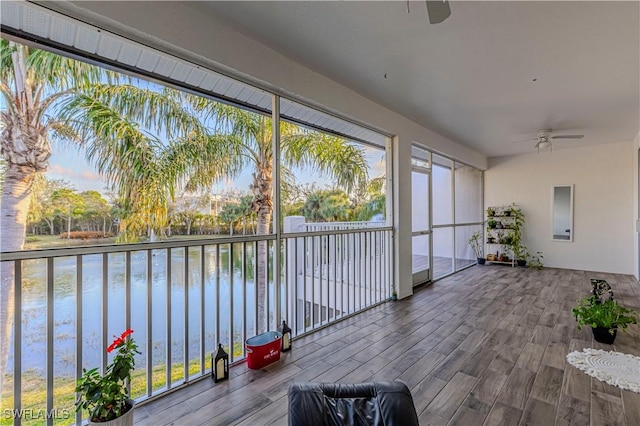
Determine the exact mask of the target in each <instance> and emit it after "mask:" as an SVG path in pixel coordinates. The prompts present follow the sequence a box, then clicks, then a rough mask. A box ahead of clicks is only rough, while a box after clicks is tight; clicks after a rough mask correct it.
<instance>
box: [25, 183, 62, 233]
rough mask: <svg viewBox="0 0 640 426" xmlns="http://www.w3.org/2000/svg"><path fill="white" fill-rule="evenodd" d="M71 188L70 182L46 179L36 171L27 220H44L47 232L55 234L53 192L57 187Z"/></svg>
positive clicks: (39, 221) (36, 221) (34, 222)
mask: <svg viewBox="0 0 640 426" xmlns="http://www.w3.org/2000/svg"><path fill="white" fill-rule="evenodd" d="M64 188H67V189H71V184H70V183H69V182H68V181H66V180H64V179H48V178H47V177H46V176H45V175H43V174H42V173H38V174H37V175H36V176H35V178H34V181H33V191H32V193H31V202H30V205H29V215H28V222H29V223H31V224H37V223H42V222H44V223H45V224H46V225H47V227H48V228H49V234H51V235H54V234H55V220H56V212H55V209H56V206H55V204H54V200H53V197H52V195H53V193H54V192H55V191H57V190H59V189H64Z"/></svg>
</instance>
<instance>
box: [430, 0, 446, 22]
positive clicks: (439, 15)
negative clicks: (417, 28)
mask: <svg viewBox="0 0 640 426" xmlns="http://www.w3.org/2000/svg"><path fill="white" fill-rule="evenodd" d="M425 1H426V3H427V13H428V14H429V23H430V24H439V23H440V22H442V21H444V20H445V19H447V18H448V17H449V15H451V7H449V1H448V0H425Z"/></svg>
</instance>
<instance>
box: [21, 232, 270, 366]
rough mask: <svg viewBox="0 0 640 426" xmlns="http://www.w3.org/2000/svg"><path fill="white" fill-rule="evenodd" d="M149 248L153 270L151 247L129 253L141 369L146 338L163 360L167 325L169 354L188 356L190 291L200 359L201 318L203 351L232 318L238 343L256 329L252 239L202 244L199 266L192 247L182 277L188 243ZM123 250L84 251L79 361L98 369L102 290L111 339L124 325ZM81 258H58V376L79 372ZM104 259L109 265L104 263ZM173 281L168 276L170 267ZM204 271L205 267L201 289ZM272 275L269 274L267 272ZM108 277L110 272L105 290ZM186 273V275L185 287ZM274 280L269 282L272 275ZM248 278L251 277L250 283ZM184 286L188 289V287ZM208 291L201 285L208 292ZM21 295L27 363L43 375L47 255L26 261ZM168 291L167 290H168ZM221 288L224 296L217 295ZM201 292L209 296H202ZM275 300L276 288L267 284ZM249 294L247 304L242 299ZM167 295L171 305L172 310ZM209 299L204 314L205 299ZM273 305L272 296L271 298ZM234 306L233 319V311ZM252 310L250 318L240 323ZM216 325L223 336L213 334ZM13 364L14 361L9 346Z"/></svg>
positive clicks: (194, 346)
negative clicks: (80, 354) (78, 355)
mask: <svg viewBox="0 0 640 426" xmlns="http://www.w3.org/2000/svg"><path fill="white" fill-rule="evenodd" d="M243 247H246V269H245V275H246V276H245V279H244V280H243V250H244V249H243ZM169 250H170V258H171V262H170V264H169V263H168V262H167V260H168V257H169V251H168V250H167V249H163V250H153V252H151V253H152V254H151V263H152V274H151V277H150V279H149V277H148V276H147V256H148V253H149V252H147V251H139V252H132V253H131V254H130V258H131V260H130V272H129V273H130V275H131V326H132V328H133V329H134V330H135V334H134V337H135V339H136V342H138V345H139V349H140V351H141V352H142V355H140V356H138V358H137V360H136V368H144V367H145V366H146V363H147V359H146V351H147V344H149V341H150V343H151V345H152V347H153V359H152V363H153V365H158V364H163V363H164V362H165V360H166V351H167V340H166V337H167V327H170V330H171V345H170V350H171V358H172V360H173V362H183V358H184V346H185V344H184V329H185V324H184V318H185V315H184V312H185V311H184V310H185V296H186V297H187V298H188V299H187V302H188V309H189V312H188V330H189V331H188V333H189V349H188V350H189V358H190V359H199V357H200V350H201V349H200V348H201V337H200V334H201V325H202V324H204V327H205V329H204V335H205V342H204V343H205V344H204V347H205V350H207V351H210V350H211V349H212V348H214V347H215V343H216V342H217V341H221V342H228V340H229V328H230V327H229V324H230V322H233V334H234V341H235V342H242V338H243V335H242V332H243V329H245V328H246V330H247V333H252V332H253V331H254V318H253V312H254V311H255V305H254V300H255V284H254V277H255V271H254V265H255V256H254V251H255V250H254V246H253V244H247V245H246V246H244V245H243V244H242V243H236V244H234V245H233V256H232V258H231V261H230V259H229V244H225V245H221V246H220V247H219V249H218V250H217V249H216V247H215V246H207V247H205V250H204V268H202V265H201V261H202V260H201V251H200V250H201V248H200V247H192V248H189V249H188V257H187V259H188V262H187V263H188V270H187V274H186V277H185V269H184V265H185V262H184V256H185V249H184V248H174V249H169ZM126 257H127V255H126V254H125V253H112V254H107V255H101V254H98V255H87V256H83V257H82V271H81V272H82V293H81V298H82V339H83V342H82V350H83V357H82V366H83V367H85V368H93V367H96V366H99V365H101V362H102V361H101V360H102V356H103V354H104V346H103V342H102V310H103V291H104V293H105V296H106V302H107V303H106V308H107V310H106V313H105V315H106V316H107V329H108V334H107V336H108V337H107V339H106V340H107V343H110V342H111V336H114V335H116V334H117V335H119V334H120V333H121V332H122V331H123V330H124V329H125V306H126V294H125V293H126V290H125V287H126V273H127V271H126ZM76 259H77V258H76V257H75V256H74V257H64V258H56V259H54V260H53V262H54V269H53V270H54V277H53V309H54V315H53V317H54V318H53V327H52V328H51V330H52V331H53V340H54V344H53V352H54V368H55V370H54V371H55V375H56V376H73V374H74V373H75V358H76V354H75V346H76V337H75V333H76V330H75V328H76V276H77V265H76ZM105 265H106V267H105ZM168 265H169V266H170V281H167V270H168V268H167V266H168ZM201 271H204V289H202V287H201V286H202V282H201ZM270 275H271V273H270ZM103 276H104V277H106V281H105V285H106V288H105V289H103V287H102V283H103ZM231 277H233V309H230V303H231V299H232V298H231V297H230V296H231V295H230V285H229V283H230V281H231ZM185 279H186V280H187V283H186V286H185ZM269 281H270V283H269V284H270V286H271V285H272V282H271V276H270V279H269ZM149 283H150V290H151V299H150V301H151V307H150V308H151V318H152V321H151V327H152V332H151V335H152V336H151V339H150V340H149V339H147V332H148V330H147V311H148V308H149V307H148V306H147V289H148V285H149ZM245 283H246V284H245ZM185 288H186V289H185ZM203 290H204V291H203ZM22 294H23V299H22V335H23V340H22V369H23V371H33V372H35V373H38V374H41V375H44V373H45V365H46V333H47V315H46V312H47V261H46V260H41V259H36V260H28V261H25V262H24V263H23V290H22ZM168 295H169V296H170V297H168ZM218 295H219V298H218V299H216V297H217V296H218ZM202 297H204V300H203V299H202ZM270 298H271V299H273V291H270ZM245 300H246V305H245V302H244V301H245ZM168 301H169V302H170V305H171V310H170V315H168V316H167V306H168ZM202 302H204V314H205V317H204V319H202V318H201V313H200V312H201V311H200V306H201V303H202ZM270 304H271V306H273V303H272V300H271V301H270ZM216 312H219V316H218V318H219V319H218V324H216ZM231 312H233V319H232V320H231V318H230V313H231ZM245 312H247V315H246V316H247V320H246V321H247V324H246V325H245V324H243V321H244V319H243V318H244V313H245ZM216 326H218V327H219V330H220V336H218V337H216V328H217V327H216ZM10 358H11V359H10V360H9V365H11V364H12V362H13V360H12V359H13V348H12V349H11V354H10Z"/></svg>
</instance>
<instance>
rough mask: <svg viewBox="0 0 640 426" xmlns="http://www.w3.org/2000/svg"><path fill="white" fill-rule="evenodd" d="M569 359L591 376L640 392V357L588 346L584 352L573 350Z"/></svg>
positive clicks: (568, 356) (570, 362)
mask: <svg viewBox="0 0 640 426" xmlns="http://www.w3.org/2000/svg"><path fill="white" fill-rule="evenodd" d="M567 361H568V362H569V364H571V365H573V366H574V367H576V368H578V369H580V370H582V371H584V372H585V373H587V374H588V375H589V376H591V377H595V378H596V379H598V380H601V381H603V382H605V383H609V384H610V385H613V386H617V387H619V388H622V389H627V390H630V391H632V392H637V393H640V357H637V356H633V355H629V354H623V353H620V352H614V351H609V352H607V351H602V350H600V349H591V348H587V349H584V351H583V352H571V353H570V354H568V355H567Z"/></svg>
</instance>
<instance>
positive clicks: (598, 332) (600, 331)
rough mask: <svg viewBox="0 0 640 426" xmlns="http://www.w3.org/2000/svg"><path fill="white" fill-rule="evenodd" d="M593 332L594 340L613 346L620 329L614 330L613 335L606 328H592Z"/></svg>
mask: <svg viewBox="0 0 640 426" xmlns="http://www.w3.org/2000/svg"><path fill="white" fill-rule="evenodd" d="M591 330H592V331H593V338H594V339H596V342H600V343H605V344H607V345H612V344H613V341H614V340H616V334H617V333H618V329H617V328H614V329H613V334H611V333H609V329H608V328H604V327H595V328H591Z"/></svg>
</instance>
